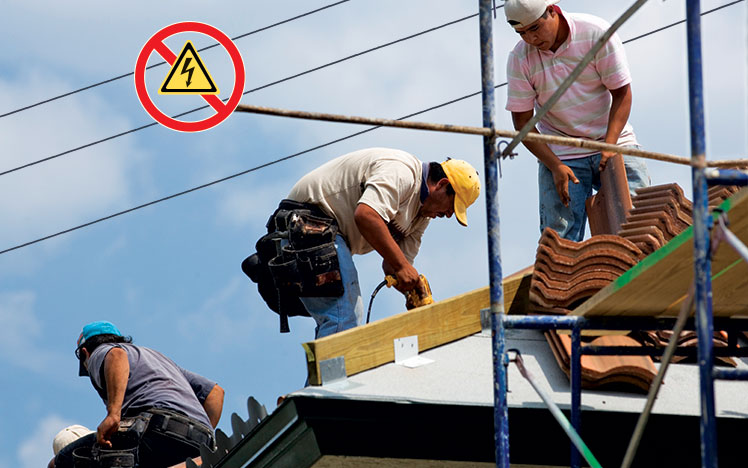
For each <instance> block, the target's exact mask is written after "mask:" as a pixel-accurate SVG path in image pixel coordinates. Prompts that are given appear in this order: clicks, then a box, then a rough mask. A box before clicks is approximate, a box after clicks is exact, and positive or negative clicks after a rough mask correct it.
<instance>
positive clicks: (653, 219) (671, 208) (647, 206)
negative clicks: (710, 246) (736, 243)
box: [618, 184, 740, 255]
mask: <svg viewBox="0 0 748 468" xmlns="http://www.w3.org/2000/svg"><path fill="white" fill-rule="evenodd" d="M739 188H740V187H738V186H735V185H731V186H717V187H712V188H710V189H709V191H708V199H709V202H708V204H709V210H710V211H711V210H713V209H714V208H716V207H717V206H719V204H720V203H722V202H723V201H724V200H725V199H726V198H728V197H730V196H732V195H733V194H735V193H736V192H737V191H738V190H739ZM631 202H632V205H633V208H632V209H631V210H630V211H629V213H628V214H627V216H626V222H625V223H624V224H622V225H621V229H620V230H619V231H618V235H619V236H621V237H625V238H626V239H628V240H630V241H631V242H633V243H635V244H636V245H637V246H638V247H639V248H640V249H641V250H642V251H643V252H644V253H646V254H647V255H649V254H650V253H652V252H654V251H655V250H657V249H659V248H660V247H662V246H663V245H665V244H666V243H667V242H668V241H670V239H672V238H673V237H675V236H677V235H678V234H680V233H681V232H682V231H683V230H684V229H686V228H687V227H688V226H690V225H691V224H692V222H693V204H692V203H691V200H689V199H688V198H686V197H685V196H684V195H683V189H681V187H680V186H679V185H678V184H664V185H653V186H651V187H645V188H640V189H637V190H636V196H635V197H634V198H632V199H631Z"/></svg>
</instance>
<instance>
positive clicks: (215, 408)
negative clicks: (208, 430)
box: [203, 384, 225, 429]
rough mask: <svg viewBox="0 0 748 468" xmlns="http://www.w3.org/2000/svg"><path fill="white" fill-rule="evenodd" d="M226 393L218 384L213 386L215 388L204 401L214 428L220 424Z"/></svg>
mask: <svg viewBox="0 0 748 468" xmlns="http://www.w3.org/2000/svg"><path fill="white" fill-rule="evenodd" d="M224 394H225V392H224V391H223V388H221V387H220V386H219V385H218V384H216V386H215V387H213V390H211V391H210V393H208V396H207V397H205V402H203V408H205V412H206V413H207V414H208V419H209V420H210V425H211V426H213V428H214V429H215V427H216V426H217V425H218V421H219V420H220V419H221V412H222V411H223V395H224Z"/></svg>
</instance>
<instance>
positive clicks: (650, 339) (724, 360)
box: [629, 330, 737, 367]
mask: <svg viewBox="0 0 748 468" xmlns="http://www.w3.org/2000/svg"><path fill="white" fill-rule="evenodd" d="M629 336H631V337H633V338H635V339H636V340H637V341H639V342H640V343H641V344H642V345H644V346H657V347H662V348H664V347H665V346H667V344H668V341H670V337H671V336H673V332H672V331H670V330H650V331H635V332H631V334H630V335H629ZM713 342H714V346H715V347H717V348H725V347H727V333H726V332H724V331H715V332H714V340H713ZM698 345H699V343H698V335H697V334H696V332H695V331H693V330H691V331H684V332H681V334H680V335H679V336H678V346H680V347H686V348H696V347H698ZM655 359H659V356H657V357H655ZM714 360H715V364H723V365H725V366H730V367H736V366H737V363H736V362H735V360H734V359H733V358H731V357H725V356H715V357H714ZM670 361H671V362H686V363H691V364H693V363H695V362H696V357H691V356H673V357H672V358H671V359H670Z"/></svg>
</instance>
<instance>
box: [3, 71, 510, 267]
mask: <svg viewBox="0 0 748 468" xmlns="http://www.w3.org/2000/svg"><path fill="white" fill-rule="evenodd" d="M504 84H506V83H504ZM500 86H503V85H498V86H496V87H497V88H498V87H500ZM479 94H480V92H477V93H472V94H468V95H467V96H463V97H461V98H457V99H453V100H451V101H447V102H445V103H442V104H439V105H436V106H433V107H429V108H428V109H424V110H421V111H418V112H415V113H413V114H408V115H406V116H403V117H400V118H399V119H397V120H405V119H408V118H410V117H415V116H416V115H419V114H423V113H425V112H428V111H431V110H434V109H438V108H440V107H444V106H448V105H450V104H454V103H455V102H459V101H462V100H464V99H467V98H469V97H473V96H477V95H479ZM378 128H380V126H375V127H371V128H367V129H366V130H362V131H360V132H356V133H351V134H350V135H346V136H344V137H341V138H338V139H335V140H332V141H328V142H327V143H323V144H321V145H317V146H315V147H313V148H309V149H305V150H303V151H299V152H298V153H293V154H290V155H288V156H284V157H282V158H279V159H276V160H274V161H270V162H267V163H265V164H260V165H259V166H255V167H253V168H250V169H247V170H244V171H241V172H237V173H236V174H231V175H229V176H226V177H222V178H220V179H216V180H214V181H212V182H208V183H205V184H202V185H198V186H196V187H192V188H190V189H187V190H183V191H181V192H177V193H174V194H172V195H168V196H166V197H163V198H159V199H158V200H153V201H150V202H148V203H143V204H142V205H138V206H134V207H132V208H128V209H126V210H122V211H118V212H117V213H113V214H111V215H109V216H104V217H103V218H98V219H95V220H93V221H89V222H87V223H84V224H80V225H78V226H75V227H72V228H70V229H65V230H64V231H60V232H57V233H55V234H51V235H48V236H44V237H41V238H39V239H36V240H33V241H30V242H26V243H23V244H20V245H17V246H15V247H11V248H9V249H5V250H2V251H0V255H2V254H4V253H8V252H11V251H13V250H18V249H20V248H23V247H28V246H29V245H33V244H36V243H39V242H42V241H45V240H47V239H52V238H53V237H57V236H61V235H63V234H67V233H69V232H73V231H77V230H78V229H82V228H84V227H88V226H92V225H94V224H97V223H100V222H102V221H106V220H109V219H112V218H116V217H118V216H122V215H124V214H127V213H131V212H133V211H136V210H139V209H141V208H145V207H148V206H151V205H156V204H158V203H161V202H165V201H167V200H171V199H172V198H177V197H181V196H182V195H187V194H188V193H192V192H195V191H197V190H201V189H204V188H207V187H210V186H212V185H216V184H219V183H221V182H225V181H227V180H231V179H234V178H236V177H239V176H243V175H245V174H249V173H250V172H255V171H258V170H260V169H264V168H266V167H269V166H272V165H275V164H278V163H280V162H283V161H287V160H289V159H292V158H295V157H297V156H301V155H303V154H306V153H310V152H312V151H315V150H318V149H321V148H324V147H326V146H330V145H334V144H335V143H339V142H341V141H344V140H348V139H351V138H354V137H357V136H359V135H363V134H364V133H368V132H371V131H373V130H376V129H378Z"/></svg>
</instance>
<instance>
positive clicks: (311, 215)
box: [242, 200, 343, 333]
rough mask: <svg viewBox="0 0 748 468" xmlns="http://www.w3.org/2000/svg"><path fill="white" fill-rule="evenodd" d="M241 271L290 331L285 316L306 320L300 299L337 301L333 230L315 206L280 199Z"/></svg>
mask: <svg viewBox="0 0 748 468" xmlns="http://www.w3.org/2000/svg"><path fill="white" fill-rule="evenodd" d="M266 227H267V230H268V233H267V234H266V235H264V236H263V237H261V238H260V240H259V241H257V244H256V246H255V247H256V249H257V253H255V254H253V255H250V256H249V257H247V258H246V259H245V260H244V262H242V270H243V271H244V273H245V274H246V275H247V276H249V278H250V279H251V280H252V281H253V282H255V283H257V286H258V290H259V292H260V295H261V296H262V298H263V299H264V300H265V302H266V303H267V304H268V306H269V307H270V308H271V309H272V310H273V311H274V312H276V313H278V315H280V320H281V333H285V332H288V331H289V328H288V317H289V316H296V315H304V316H309V313H308V312H307V310H306V309H305V308H304V306H303V304H302V303H301V301H300V300H299V297H339V296H341V295H342V294H343V282H342V279H341V276H340V266H339V263H338V258H337V251H336V250H335V236H336V235H337V233H338V226H337V224H336V223H335V220H334V219H332V218H330V217H329V216H326V215H325V214H324V213H323V212H322V211H321V210H320V209H319V208H318V207H317V206H315V205H311V204H306V203H299V202H295V201H292V200H283V201H282V202H281V203H280V205H279V206H278V209H277V210H276V211H275V213H273V215H272V216H270V219H269V220H268V222H267V224H266Z"/></svg>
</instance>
